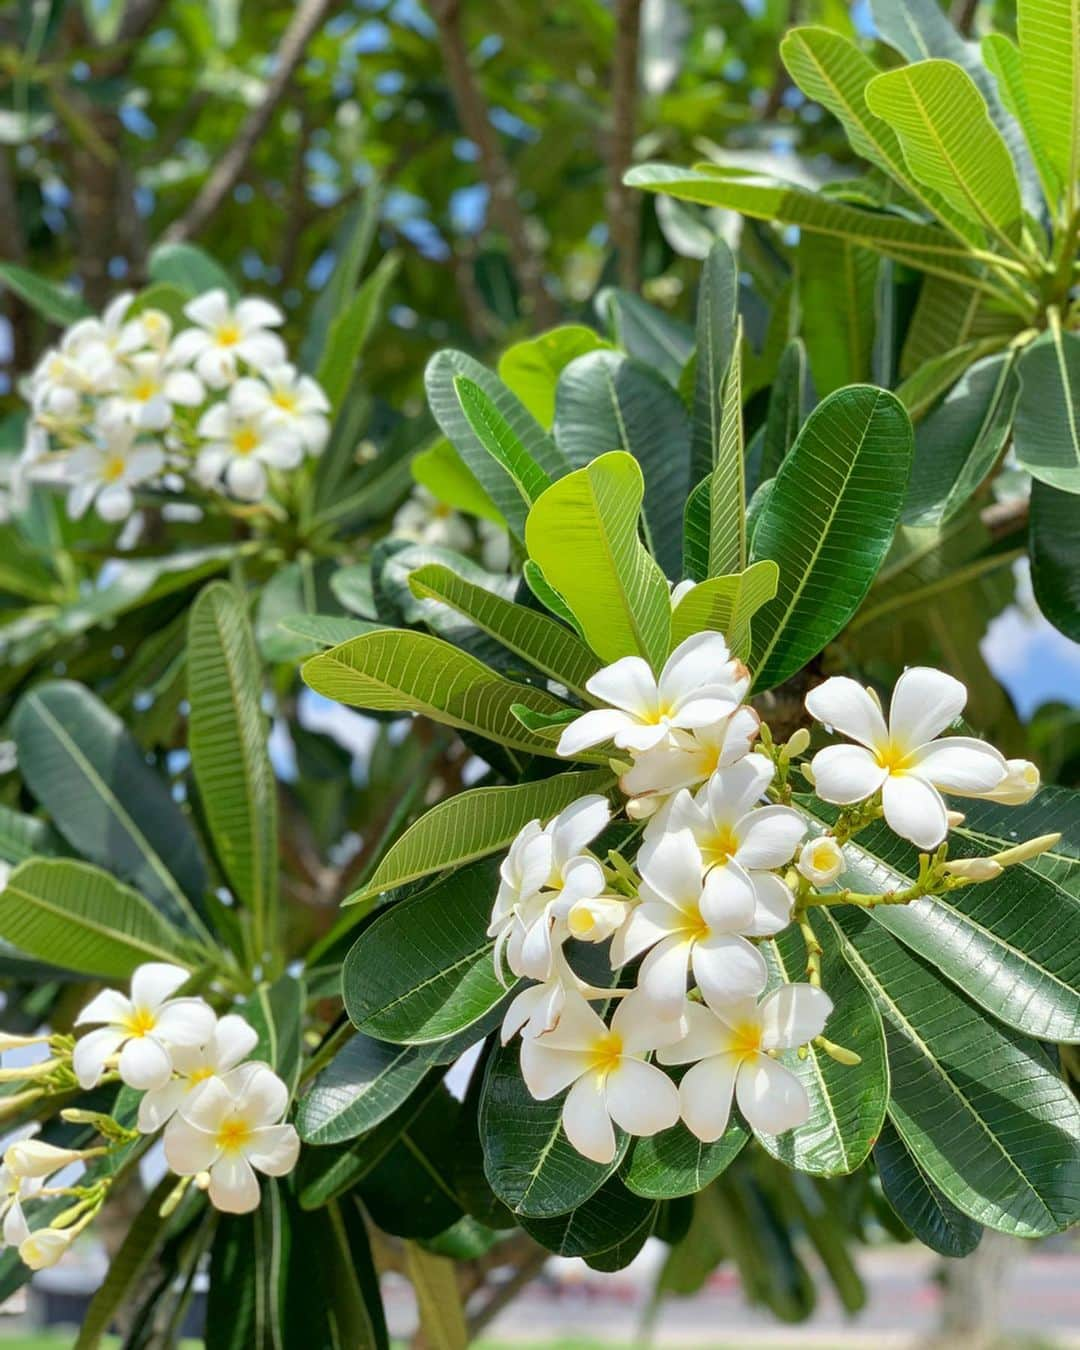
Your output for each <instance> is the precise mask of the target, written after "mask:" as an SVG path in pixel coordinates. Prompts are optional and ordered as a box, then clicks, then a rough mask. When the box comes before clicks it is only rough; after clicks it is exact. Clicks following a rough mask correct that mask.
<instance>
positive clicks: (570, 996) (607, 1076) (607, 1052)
mask: <svg viewBox="0 0 1080 1350" xmlns="http://www.w3.org/2000/svg"><path fill="white" fill-rule="evenodd" d="M679 1027H680V1024H679V1022H678V1021H677V1020H676V1021H674V1022H672V1023H669V1024H667V1025H666V1026H665V1025H664V1024H663V1023H658V1022H657V1020H656V1017H655V1015H654V1010H653V1009H651V1008H650V1007H649V1006H648V1005H647V1004H646V1003H645V1002H644V1001H643V1000H642V999H640V998H639V997H637V996H636V995H634V994H630V995H628V996H627V997H626V998H624V999H623V1001H622V1002H621V1003H620V1004H619V1007H618V1009H617V1011H616V1013H615V1016H614V1017H613V1018H612V1019H611V1026H610V1027H607V1026H605V1025H604V1021H603V1019H602V1018H601V1017H600V1016H599V1014H597V1013H596V1012H595V1011H594V1010H593V1009H592V1008H590V1007H589V1005H588V1003H587V1002H586V1001H585V999H584V998H582V996H581V995H580V994H578V993H577V992H576V991H569V992H568V993H567V995H566V1001H565V1005H564V1007H563V1010H562V1016H561V1017H560V1018H559V1023H558V1026H556V1027H555V1028H554V1030H552V1031H548V1032H545V1033H544V1034H543V1035H542V1036H537V1037H534V1038H532V1039H527V1040H524V1041H522V1043H521V1073H522V1077H523V1078H524V1079H525V1084H526V1086H527V1087H528V1089H529V1091H530V1092H531V1093H532V1095H533V1096H534V1097H535V1098H537V1100H539V1101H547V1100H549V1099H550V1098H551V1097H554V1096H556V1095H557V1094H558V1093H560V1092H562V1091H564V1089H566V1088H568V1087H569V1088H570V1091H569V1093H568V1094H567V1097H566V1101H565V1103H564V1105H563V1110H562V1123H563V1129H564V1130H565V1131H566V1137H567V1138H568V1139H569V1140H570V1143H571V1144H573V1146H574V1148H576V1149H577V1151H578V1152H579V1153H582V1154H584V1155H585V1157H586V1158H591V1159H592V1160H593V1161H594V1162H598V1163H609V1162H611V1160H612V1159H613V1158H614V1157H615V1147H616V1145H615V1130H614V1128H613V1125H612V1122H613V1121H614V1123H615V1125H618V1126H619V1127H620V1128H621V1129H624V1130H626V1131H627V1132H628V1133H629V1134H634V1135H650V1134H656V1133H658V1132H659V1131H660V1130H666V1129H668V1128H669V1127H670V1126H672V1125H674V1124H675V1122H676V1121H677V1120H678V1118H679V1097H678V1092H677V1091H676V1088H675V1084H674V1083H673V1082H672V1081H671V1079H670V1078H668V1076H667V1075H666V1074H665V1073H663V1072H661V1070H660V1069H658V1068H656V1066H655V1065H653V1064H649V1063H647V1062H646V1058H645V1057H646V1055H647V1054H648V1053H649V1051H651V1050H655V1049H656V1047H657V1045H658V1044H660V1042H661V1041H663V1040H664V1039H672V1038H674V1037H676V1036H678V1035H679V1034H680V1032H679ZM571 1085H572V1086H571Z"/></svg>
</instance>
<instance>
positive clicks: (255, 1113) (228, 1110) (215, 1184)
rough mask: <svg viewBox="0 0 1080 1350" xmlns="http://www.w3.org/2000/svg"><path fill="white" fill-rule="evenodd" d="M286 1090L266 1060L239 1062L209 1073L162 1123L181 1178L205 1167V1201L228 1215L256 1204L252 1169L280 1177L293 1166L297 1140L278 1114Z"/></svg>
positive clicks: (172, 1163) (286, 1100)
mask: <svg viewBox="0 0 1080 1350" xmlns="http://www.w3.org/2000/svg"><path fill="white" fill-rule="evenodd" d="M288 1104H289V1090H288V1088H287V1087H286V1086H285V1084H284V1083H283V1082H282V1081H281V1079H280V1078H279V1077H278V1076H277V1074H276V1073H274V1072H273V1070H272V1069H270V1068H269V1067H268V1066H267V1065H265V1064H258V1063H253V1064H241V1065H240V1067H239V1068H237V1069H233V1070H232V1072H231V1073H228V1074H226V1075H225V1077H224V1078H209V1079H207V1080H206V1082H205V1083H204V1084H203V1086H202V1087H201V1088H200V1089H199V1090H198V1091H197V1092H194V1093H192V1094H191V1096H190V1097H189V1098H188V1100H187V1101H186V1102H185V1103H184V1105H183V1106H182V1108H181V1110H180V1111H179V1112H178V1113H177V1114H176V1115H174V1116H173V1118H172V1120H170V1121H169V1123H168V1125H167V1126H166V1127H165V1136H164V1140H165V1158H166V1160H167V1162H168V1164H169V1166H170V1167H171V1168H172V1170H173V1171H174V1172H176V1173H177V1174H178V1175H179V1176H182V1177H190V1176H196V1175H197V1174H199V1173H201V1172H206V1173H208V1174H209V1177H210V1185H209V1193H210V1203H211V1204H212V1205H213V1206H214V1207H215V1209H220V1210H224V1211H225V1212H226V1213H228V1214H247V1213H249V1212H250V1211H251V1210H253V1209H256V1208H258V1204H259V1181H258V1178H257V1177H256V1175H255V1173H256V1172H263V1173H265V1174H266V1175H267V1176H271V1177H282V1176H285V1174H286V1173H288V1172H291V1171H292V1169H293V1168H294V1167H295V1166H296V1159H297V1157H298V1155H299V1152H300V1139H299V1137H298V1135H297V1133H296V1131H295V1129H293V1127H292V1126H291V1125H283V1124H282V1123H281V1120H282V1117H283V1116H284V1114H285V1111H286V1108H287V1107H288Z"/></svg>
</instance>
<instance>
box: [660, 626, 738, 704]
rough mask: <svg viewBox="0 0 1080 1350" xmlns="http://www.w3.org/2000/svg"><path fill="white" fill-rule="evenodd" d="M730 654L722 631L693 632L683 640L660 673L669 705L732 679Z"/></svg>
mask: <svg viewBox="0 0 1080 1350" xmlns="http://www.w3.org/2000/svg"><path fill="white" fill-rule="evenodd" d="M734 674H735V671H734V667H733V666H732V664H731V653H730V652H729V651H728V645H727V643H726V642H725V641H724V635H723V634H722V633H707V632H706V633H694V634H693V635H692V636H690V637H688V638H686V639H685V640H684V641H683V642H680V643H679V645H678V646H677V647H676V648H675V650H674V651H673V652H672V653H671V655H670V656H669V657H668V659H667V661H666V662H665V663H664V668H663V670H662V671H661V672H660V681H659V684H660V693H661V696H662V697H663V701H664V702H665V703H667V704H675V705H682V704H684V703H685V702H686V701H687V700H688V699H691V698H693V697H694V696H695V695H696V694H698V693H699V692H700V691H702V690H705V689H715V687H716V686H717V685H727V684H730V683H731V682H732V678H733V676H734Z"/></svg>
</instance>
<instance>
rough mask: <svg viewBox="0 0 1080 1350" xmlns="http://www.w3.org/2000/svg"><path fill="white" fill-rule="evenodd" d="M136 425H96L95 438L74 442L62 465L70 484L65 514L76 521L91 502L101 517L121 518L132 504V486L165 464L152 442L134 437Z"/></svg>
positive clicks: (119, 421)
mask: <svg viewBox="0 0 1080 1350" xmlns="http://www.w3.org/2000/svg"><path fill="white" fill-rule="evenodd" d="M138 435H139V432H138V428H137V427H135V426H133V425H131V424H130V423H128V422H124V421H121V420H107V421H103V422H101V423H99V424H98V427H97V439H96V440H94V441H92V442H90V441H87V442H84V443H83V444H81V445H77V446H76V447H75V449H74V450H72V452H71V454H70V455H69V457H68V458H67V460H66V462H65V464H64V468H63V481H64V482H66V483H68V484H70V487H69V490H68V498H67V510H68V515H69V516H70V517H71V518H72V520H79V519H80V518H81V517H82V516H84V515H85V514H86V511H87V509H88V508H89V507H90V505H91V504H93V506H94V509H95V510H96V511H97V513H98V515H99V516H100V517H101V518H102V520H108V521H118V520H125V519H126V518H127V517H128V516H129V515H130V514H131V511H132V508H133V507H134V505H135V493H134V489H135V488H136V487H138V486H139V485H140V484H142V483H147V482H149V481H150V480H151V479H154V478H156V477H157V476H158V474H160V473H161V471H162V470H163V469H164V467H165V452H164V450H162V448H161V446H160V445H159V444H158V443H157V442H156V441H144V440H139V439H137V437H138Z"/></svg>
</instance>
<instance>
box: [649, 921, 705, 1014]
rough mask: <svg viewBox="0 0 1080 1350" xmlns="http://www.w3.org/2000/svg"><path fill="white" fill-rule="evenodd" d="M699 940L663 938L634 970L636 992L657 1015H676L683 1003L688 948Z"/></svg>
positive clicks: (684, 1000) (688, 960)
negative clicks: (652, 1007)
mask: <svg viewBox="0 0 1080 1350" xmlns="http://www.w3.org/2000/svg"><path fill="white" fill-rule="evenodd" d="M700 945H701V944H700V943H696V944H695V943H690V942H688V941H687V940H686V939H685V938H684V937H682V936H681V935H679V936H675V937H669V938H666V939H665V940H664V941H663V942H661V943H659V944H658V945H657V946H656V947H654V948H653V949H652V951H651V952H649V954H648V956H646V958H645V960H644V961H642V963H641V970H640V971H639V972H638V991H639V992H640V993H641V994H644V996H645V997H646V998H647V999H648V1000H649V1002H650V1003H652V1004H653V1005H654V1007H655V1008H656V1013H657V1016H658V1017H664V1018H670V1017H679V1016H680V1015H681V1014H682V1011H683V1008H684V1006H685V1004H686V978H687V974H688V972H689V967H690V954H691V951H694V952H695V953H696V951H697V948H698V947H700Z"/></svg>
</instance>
